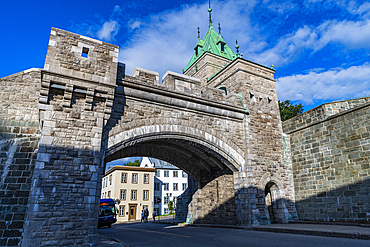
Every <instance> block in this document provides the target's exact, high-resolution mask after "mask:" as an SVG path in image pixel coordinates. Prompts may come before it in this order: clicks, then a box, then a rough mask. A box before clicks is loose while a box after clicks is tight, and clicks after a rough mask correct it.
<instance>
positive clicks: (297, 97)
mask: <svg viewBox="0 0 370 247" xmlns="http://www.w3.org/2000/svg"><path fill="white" fill-rule="evenodd" d="M276 88H277V92H278V98H279V99H280V100H286V99H289V100H292V101H302V102H304V103H306V104H313V103H314V101H315V100H334V99H346V98H351V97H361V96H367V95H368V94H369V93H370V63H365V64H364V65H362V66H352V67H350V68H348V69H343V68H337V69H332V70H329V71H325V72H321V73H320V72H316V71H311V72H309V73H308V74H305V75H293V76H286V77H281V78H279V79H278V80H277V82H276Z"/></svg>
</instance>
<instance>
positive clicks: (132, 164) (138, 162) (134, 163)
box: [125, 159, 140, 167]
mask: <svg viewBox="0 0 370 247" xmlns="http://www.w3.org/2000/svg"><path fill="white" fill-rule="evenodd" d="M125 166H137V167H139V166H140V160H139V159H136V160H134V162H131V161H129V162H127V163H126V164H125Z"/></svg>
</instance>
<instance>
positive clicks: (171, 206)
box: [168, 201, 173, 214]
mask: <svg viewBox="0 0 370 247" xmlns="http://www.w3.org/2000/svg"><path fill="white" fill-rule="evenodd" d="M168 209H169V210H170V214H172V210H173V201H169V202H168Z"/></svg>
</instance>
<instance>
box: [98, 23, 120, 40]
mask: <svg viewBox="0 0 370 247" xmlns="http://www.w3.org/2000/svg"><path fill="white" fill-rule="evenodd" d="M118 30H119V24H118V23H117V22H116V21H112V20H110V21H106V22H105V23H104V24H103V26H102V28H101V29H100V30H99V31H98V32H97V36H98V38H99V39H103V40H106V41H111V40H112V39H113V38H114V36H116V35H117V33H118Z"/></svg>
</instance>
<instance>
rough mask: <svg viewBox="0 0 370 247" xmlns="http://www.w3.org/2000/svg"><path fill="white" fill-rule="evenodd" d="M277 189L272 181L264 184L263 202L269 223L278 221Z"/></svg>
mask: <svg viewBox="0 0 370 247" xmlns="http://www.w3.org/2000/svg"><path fill="white" fill-rule="evenodd" d="M278 200H279V189H278V187H277V185H276V184H275V183H274V182H268V183H267V184H266V186H265V203H266V207H267V210H268V213H269V216H270V221H271V223H272V224H273V223H277V222H279V217H278V208H279V206H278Z"/></svg>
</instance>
